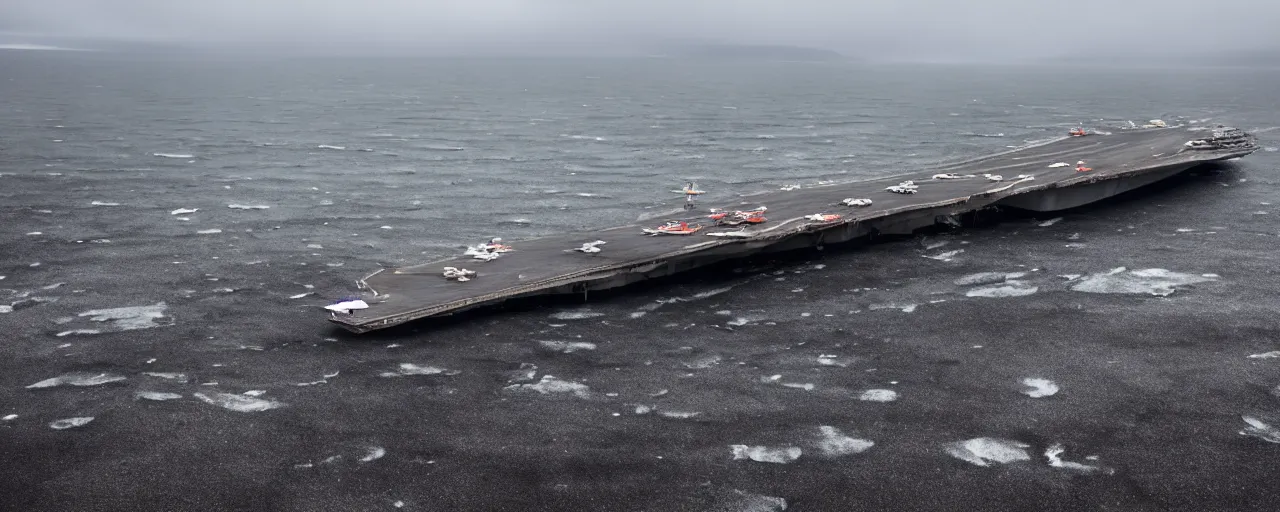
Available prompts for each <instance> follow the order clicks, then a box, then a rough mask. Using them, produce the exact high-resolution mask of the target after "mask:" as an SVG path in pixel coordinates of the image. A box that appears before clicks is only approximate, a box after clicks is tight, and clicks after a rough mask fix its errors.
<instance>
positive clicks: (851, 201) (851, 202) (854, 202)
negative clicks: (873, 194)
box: [840, 197, 871, 206]
mask: <svg viewBox="0 0 1280 512" xmlns="http://www.w3.org/2000/svg"><path fill="white" fill-rule="evenodd" d="M840 204H843V205H845V206H871V200H870V199H855V198H852V197H850V198H846V199H844V200H842V201H840Z"/></svg>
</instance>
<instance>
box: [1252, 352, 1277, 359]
mask: <svg viewBox="0 0 1280 512" xmlns="http://www.w3.org/2000/svg"><path fill="white" fill-rule="evenodd" d="M1276 358H1280V350H1272V351H1271V352H1263V353H1261V354H1253V355H1250V356H1249V359H1276Z"/></svg>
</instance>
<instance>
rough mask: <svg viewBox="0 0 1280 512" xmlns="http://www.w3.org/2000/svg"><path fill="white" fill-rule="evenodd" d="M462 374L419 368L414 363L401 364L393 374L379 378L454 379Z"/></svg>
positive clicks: (430, 367)
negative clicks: (428, 377) (435, 376)
mask: <svg viewBox="0 0 1280 512" xmlns="http://www.w3.org/2000/svg"><path fill="white" fill-rule="evenodd" d="M460 373H462V371H460V370H449V369H445V368H439V367H435V366H419V365H416V364H413V363H400V366H397V367H396V370H395V371H393V372H382V373H379V374H378V376H379V377H406V376H410V375H444V376H446V377H452V376H454V375H458V374H460Z"/></svg>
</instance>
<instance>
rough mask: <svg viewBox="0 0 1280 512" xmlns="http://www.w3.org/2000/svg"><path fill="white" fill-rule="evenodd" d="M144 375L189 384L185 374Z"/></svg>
mask: <svg viewBox="0 0 1280 512" xmlns="http://www.w3.org/2000/svg"><path fill="white" fill-rule="evenodd" d="M142 374H143V375H146V376H148V377H156V378H158V379H168V380H172V381H176V382H180V383H183V384H186V382H187V374H185V373H165V372H142Z"/></svg>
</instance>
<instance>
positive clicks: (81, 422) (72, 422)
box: [49, 416, 93, 430]
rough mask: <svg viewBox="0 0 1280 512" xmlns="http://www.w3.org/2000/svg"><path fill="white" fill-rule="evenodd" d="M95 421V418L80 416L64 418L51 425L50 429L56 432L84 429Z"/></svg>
mask: <svg viewBox="0 0 1280 512" xmlns="http://www.w3.org/2000/svg"><path fill="white" fill-rule="evenodd" d="M90 421H93V416H79V417H76V418H64V419H60V420H57V421H54V422H52V423H50V424H49V428H51V429H54V430H66V429H69V428H76V427H83V426H85V425H88V424H89V422H90Z"/></svg>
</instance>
